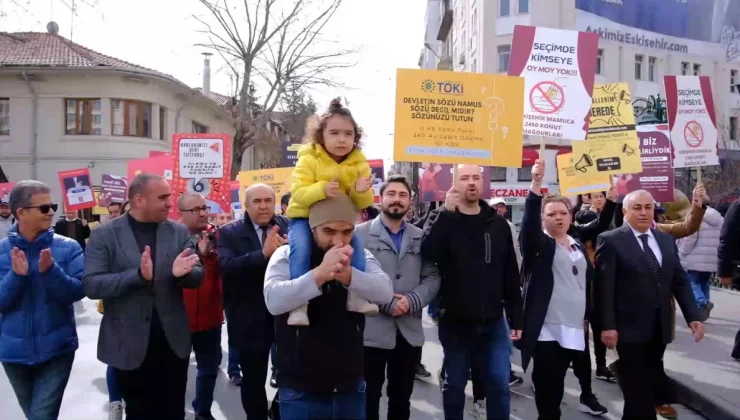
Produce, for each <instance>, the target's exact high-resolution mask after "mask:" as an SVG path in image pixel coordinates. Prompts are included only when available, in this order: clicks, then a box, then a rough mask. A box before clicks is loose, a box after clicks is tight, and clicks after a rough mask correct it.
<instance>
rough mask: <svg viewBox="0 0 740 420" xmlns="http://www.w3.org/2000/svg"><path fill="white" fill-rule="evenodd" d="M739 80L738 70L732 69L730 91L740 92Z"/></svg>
mask: <svg viewBox="0 0 740 420" xmlns="http://www.w3.org/2000/svg"><path fill="white" fill-rule="evenodd" d="M737 81H738V79H737V70H730V92H732V93H738V91H737Z"/></svg>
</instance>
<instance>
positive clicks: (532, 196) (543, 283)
mask: <svg viewBox="0 0 740 420" xmlns="http://www.w3.org/2000/svg"><path fill="white" fill-rule="evenodd" d="M543 173H544V163H543V162H542V161H537V163H536V164H535V166H534V167H533V168H532V185H531V187H530V193H529V196H528V197H527V200H526V203H525V209H524V218H523V220H522V228H521V234H520V238H519V239H520V246H521V251H522V257H523V264H522V272H523V278H524V279H525V285H524V317H525V324H524V331H523V333H522V339H521V340H520V341H519V342H518V343H516V345H517V347H518V348H519V349H520V350H521V352H522V364H523V367H524V369H525V370H526V369H527V367H528V365H529V362H530V360H531V359H532V358H533V357H534V360H535V367H534V371H533V373H532V380H533V382H534V385H535V401H536V403H537V408H538V411H539V413H540V419H549V418H559V417H560V402H561V400H562V397H563V389H564V385H563V380H564V375H565V373H566V371H567V368H568V365H570V363H571V362H573V365H574V371H575V373H576V376H578V378H579V381H580V383H581V399H580V405H579V409H580V410H581V411H583V412H588V413H590V414H594V415H600V414H604V413H606V411H607V410H606V408H605V407H603V406H602V405H601V404H599V402H598V400H596V397H595V396H594V395H593V392H592V390H591V361H590V356H589V352H588V326H587V324H588V320H589V317H590V313H591V309H592V304H591V288H592V284H593V281H594V270H593V266H592V264H591V262H590V261H589V260H588V258H587V253H586V248H585V247H584V246H583V244H582V243H581V242H580V241H579V240H578V239H577V238H578V237H587V238H591V237H593V238H595V237H596V236H598V234H599V233H601V232H603V231H606V230H607V229H608V228H609V224H610V223H611V220H612V218H613V215H614V206H615V204H614V201H613V198H612V197H614V195H616V194H615V192H614V191H613V190H614V188H611V189H610V194H609V197H610V199H609V200H608V201H607V204H606V205H605V207H604V210H602V212H601V213H600V214H599V218H598V219H596V220H594V221H592V222H591V223H588V224H586V225H581V226H574V225H572V219H573V217H572V212H571V208H570V201H569V200H568V199H567V198H565V197H560V196H550V197H547V198H543V197H542V193H541V182H542V174H543ZM543 216H544V222H543ZM543 228H544V230H543ZM556 273H557V274H556ZM556 278H558V279H566V280H567V281H562V280H558V283H557V284H556ZM581 286H582V287H581ZM569 287H570V288H572V289H568V288H569ZM551 303H552V307H551ZM579 305H582V307H583V314H582V319H581V320H580V321H578V320H575V321H574V320H573V319H571V318H573V313H572V311H571V312H570V313H569V316H566V317H565V318H568V321H570V322H562V323H558V322H553V319H558V316H555V315H553V314H556V313H559V312H560V311H562V312H569V311H570V310H571V308H578V307H580V306H579ZM576 315H577V314H576ZM548 317H549V319H550V320H551V321H550V322H547V323H546V318H548ZM575 323H577V324H578V326H577V327H576V326H574V325H575ZM543 327H544V328H543ZM560 331H564V333H563V334H564V337H566V338H565V339H562V340H561V337H560V336H559V335H560ZM538 360H539V364H538Z"/></svg>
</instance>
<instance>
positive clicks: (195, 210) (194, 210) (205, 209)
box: [180, 206, 208, 216]
mask: <svg viewBox="0 0 740 420" xmlns="http://www.w3.org/2000/svg"><path fill="white" fill-rule="evenodd" d="M180 211H183V212H184V211H189V212H190V213H191V214H194V215H196V216H197V215H198V214H200V213H201V212H204V213H208V206H203V207H193V208H192V209H187V210H180Z"/></svg>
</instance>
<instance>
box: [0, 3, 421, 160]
mask: <svg viewBox="0 0 740 420" xmlns="http://www.w3.org/2000/svg"><path fill="white" fill-rule="evenodd" d="M71 1H72V0H31V1H28V0H16V2H17V3H19V4H21V5H22V6H20V7H19V6H17V5H13V4H12V3H13V1H12V0H0V6H2V9H3V11H5V12H6V13H7V16H5V17H3V18H0V31H3V32H30V31H33V32H44V31H46V24H47V23H48V22H49V21H50V20H54V21H56V22H57V23H58V24H59V27H60V31H59V33H60V35H62V36H65V37H67V38H69V37H70V36H71V37H72V40H73V41H74V42H76V43H79V44H81V45H84V46H86V47H88V48H91V49H93V50H95V51H98V52H100V53H103V54H106V55H110V56H113V57H116V58H120V59H123V60H126V61H129V62H132V63H134V64H138V65H141V66H145V67H148V68H151V69H154V70H157V71H160V72H163V73H167V74H170V75H172V76H174V77H176V78H177V79H179V80H181V81H183V82H184V83H186V84H188V85H190V86H192V87H199V86H201V84H202V69H203V57H202V56H201V53H202V52H204V51H205V49H204V48H201V47H195V46H194V45H195V44H197V43H199V42H206V41H207V39H206V38H205V36H204V35H202V34H200V33H198V32H197V31H198V30H200V29H202V25H201V24H199V23H198V22H197V21H196V20H195V19H194V18H193V17H192V15H193V14H198V15H202V16H207V14H208V12H207V11H206V10H205V8H204V6H202V5H201V4H200V3H199V2H198V1H197V0H126V1H122V0H76V4H77V5H78V12H77V15H75V16H73V15H72V13H71V12H70V10H69V9H68V8H67V7H66V6H65V4H67V5H69V4H71ZM279 2H283V3H287V2H292V0H279ZM231 3H233V4H234V6H239V7H241V4H242V2H241V1H236V0H231ZM89 5H94V6H95V7H94V8H92V7H90V6H89ZM425 8H426V1H425V0H403V1H399V2H382V1H377V0H344V3H343V5H342V6H341V8H340V10H339V11H338V12H337V14H336V15H335V16H334V18H333V20H332V22H331V23H330V25H329V26H328V27H327V28H326V30H325V31H324V33H323V35H322V37H323V39H324V40H325V42H324V43H323V44H322V45H323V46H324V47H326V48H330V47H331V43H340V44H341V45H343V46H347V47H356V48H358V49H359V50H360V54H359V55H358V56H357V57H356V61H357V65H356V66H354V67H353V68H351V69H347V70H342V71H336V72H334V74H333V77H334V78H335V79H336V80H338V81H340V82H341V83H343V84H345V85H346V86H348V88H345V89H329V88H319V89H317V91H315V92H313V96H314V98H315V99H316V101H317V102H318V103H319V109H320V110H323V109H324V107H325V106H326V105H328V102H329V101H330V100H331V98H332V97H335V96H342V97H346V98H347V100H348V101H349V107H350V109H351V110H352V112H353V114H354V115H355V117H356V119H357V120H358V123H359V124H360V125H361V126H362V127H363V128H364V129H365V131H366V132H367V134H368V136H367V138H366V139H365V144H366V146H365V152H366V154H367V155H368V157H369V158H383V159H389V160H390V159H391V158H392V153H393V147H392V142H393V140H392V139H393V137H392V135H391V134H392V133H393V115H394V106H395V105H394V104H395V102H394V101H395V99H394V97H395V72H396V69H397V68H399V67H400V68H416V67H417V62H418V59H419V53H420V50H421V48H422V47H423V35H424V26H425V25H424V12H425ZM211 72H212V81H211V90H213V91H216V92H220V93H225V94H227V93H229V91H230V89H231V85H230V83H231V82H230V78H229V74H228V71H227V70H226V69H225V68H224V66H223V62H222V61H221V59H220V58H219V57H218V56H214V58H213V62H212V64H211ZM258 95H259V92H258ZM387 167H388V166H387V165H386V169H387Z"/></svg>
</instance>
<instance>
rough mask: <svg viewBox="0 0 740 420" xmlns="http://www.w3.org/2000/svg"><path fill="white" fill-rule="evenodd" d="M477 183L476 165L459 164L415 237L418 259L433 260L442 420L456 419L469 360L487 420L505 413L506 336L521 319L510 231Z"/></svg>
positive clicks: (516, 330)
mask: <svg viewBox="0 0 740 420" xmlns="http://www.w3.org/2000/svg"><path fill="white" fill-rule="evenodd" d="M482 183H483V180H482V176H481V173H480V168H479V167H478V166H473V165H460V166H459V168H458V170H457V171H456V173H455V174H454V179H453V186H452V188H450V190H449V191H448V192H447V196H446V198H445V205H444V207H443V208H442V209H441V211H439V212H438V214H437V215H436V217H433V216H434V215H430V217H429V221H428V222H429V226H428V228H427V229H428V230H427V231H426V232H425V237H424V239H423V241H422V242H423V247H422V252H423V255H424V258H425V259H429V260H430V261H432V262H434V263H436V264H437V267H438V268H439V271H440V275H441V277H442V283H441V287H440V294H439V297H440V299H439V300H440V319H439V340H440V343H441V344H442V347H443V348H444V361H443V366H444V368H445V371H446V375H445V380H444V383H443V385H442V400H443V406H444V413H445V418H448V419H461V418H463V410H464V408H465V386H466V385H467V382H468V377H469V375H470V366H471V363H474V364H475V365H477V366H480V368H481V369H480V376H481V379H482V380H483V385H484V389H485V395H486V401H487V408H486V414H487V416H488V418H489V419H504V418H509V414H510V401H509V352H510V349H509V339H510V338H511V339H512V340H518V339H519V338H520V337H521V330H522V324H523V319H522V318H523V317H522V302H521V294H520V290H519V269H518V266H517V261H516V254H515V253H514V242H513V238H512V237H511V229H509V225H508V224H507V223H506V220H504V218H503V217H501V216H499V215H498V214H497V213H496V211H495V210H493V209H492V208H491V206H489V205H488V204H486V202H485V201H483V200H481V199H480V192H481V189H482ZM461 192H462V193H461ZM504 302H505V303H506V312H507V314H508V315H509V317H510V318H511V328H512V331H511V333H510V334H507V328H506V319H505V318H504V316H503V306H504V305H503V303H504Z"/></svg>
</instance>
